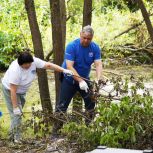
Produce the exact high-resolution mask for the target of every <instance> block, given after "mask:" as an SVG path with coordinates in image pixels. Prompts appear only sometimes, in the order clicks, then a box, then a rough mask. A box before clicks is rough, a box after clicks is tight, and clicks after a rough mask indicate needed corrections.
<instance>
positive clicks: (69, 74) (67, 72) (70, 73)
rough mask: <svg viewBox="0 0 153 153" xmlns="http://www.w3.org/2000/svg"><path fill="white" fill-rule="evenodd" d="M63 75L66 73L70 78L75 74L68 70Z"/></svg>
mask: <svg viewBox="0 0 153 153" xmlns="http://www.w3.org/2000/svg"><path fill="white" fill-rule="evenodd" d="M63 73H64V74H67V75H68V76H72V75H74V73H73V72H72V71H71V70H67V69H64V70H63Z"/></svg>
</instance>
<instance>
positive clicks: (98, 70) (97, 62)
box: [94, 59, 102, 81]
mask: <svg viewBox="0 0 153 153" xmlns="http://www.w3.org/2000/svg"><path fill="white" fill-rule="evenodd" d="M94 64H95V67H96V77H97V78H96V79H97V81H98V80H100V79H101V77H102V61H101V59H100V60H95V62H94Z"/></svg>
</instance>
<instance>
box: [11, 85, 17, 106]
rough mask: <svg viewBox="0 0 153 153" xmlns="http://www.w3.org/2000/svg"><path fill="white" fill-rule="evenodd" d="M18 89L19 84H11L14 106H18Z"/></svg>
mask: <svg viewBox="0 0 153 153" xmlns="http://www.w3.org/2000/svg"><path fill="white" fill-rule="evenodd" d="M16 91H17V85H14V84H10V92H11V101H12V105H13V108H16V107H18V103H17V95H16Z"/></svg>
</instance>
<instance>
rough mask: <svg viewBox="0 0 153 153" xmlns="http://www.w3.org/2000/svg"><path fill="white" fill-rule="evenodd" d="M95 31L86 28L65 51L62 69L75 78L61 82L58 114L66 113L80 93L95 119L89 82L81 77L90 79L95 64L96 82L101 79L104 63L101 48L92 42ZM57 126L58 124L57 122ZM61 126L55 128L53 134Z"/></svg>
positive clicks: (57, 107) (67, 77) (91, 116)
mask: <svg viewBox="0 0 153 153" xmlns="http://www.w3.org/2000/svg"><path fill="white" fill-rule="evenodd" d="M93 35H94V31H93V29H92V27H91V26H89V25H88V26H85V27H84V28H83V29H82V30H81V32H80V38H79V39H76V40H74V41H72V42H70V43H69V44H68V45H67V47H66V50H65V58H64V62H63V65H62V67H63V68H65V69H69V70H71V71H73V73H74V76H73V77H72V76H67V75H64V76H63V79H62V82H61V90H60V97H59V102H58V105H57V106H56V112H62V113H65V112H66V111H67V108H68V106H69V103H70V101H71V99H72V98H73V96H74V95H75V93H76V92H77V91H78V92H79V93H80V94H81V96H82V98H83V100H84V102H85V109H86V111H87V112H88V113H89V114H91V115H89V116H90V118H91V119H92V118H93V111H94V107H95V102H94V101H92V99H91V98H90V96H88V94H89V93H88V90H89V87H88V82H86V81H85V80H83V79H82V78H80V77H83V78H86V79H89V74H90V70H91V65H92V64H93V63H94V64H95V67H96V77H97V78H96V80H97V81H98V80H99V79H101V74H102V62H101V52H100V48H99V46H98V45H97V44H96V43H94V42H92V38H93ZM56 124H57V122H56ZM59 128H61V126H58V125H55V124H54V126H53V131H52V132H53V134H55V133H56V132H57V130H58V129H59Z"/></svg>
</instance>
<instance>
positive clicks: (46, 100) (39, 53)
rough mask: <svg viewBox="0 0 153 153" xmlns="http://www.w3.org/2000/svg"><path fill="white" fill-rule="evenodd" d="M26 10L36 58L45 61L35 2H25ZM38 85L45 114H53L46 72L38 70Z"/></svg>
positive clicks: (32, 0)
mask: <svg viewBox="0 0 153 153" xmlns="http://www.w3.org/2000/svg"><path fill="white" fill-rule="evenodd" d="M25 8H26V11H27V15H28V21H29V26H30V30H31V35H32V42H33V47H34V53H35V56H36V57H38V58H41V59H44V53H43V46H42V39H41V34H40V30H39V27H38V22H37V18H36V11H35V6H34V0H25ZM38 83H39V91H40V99H41V104H42V108H43V111H44V112H47V111H48V112H52V105H51V100H50V94H49V87H48V79H47V73H46V71H45V70H38Z"/></svg>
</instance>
